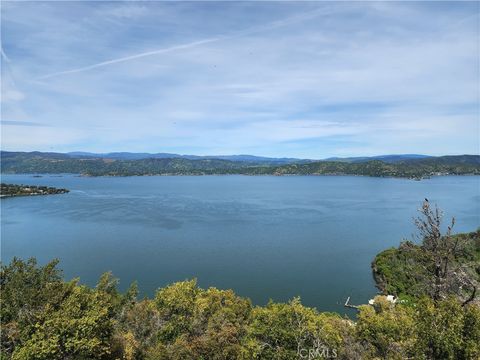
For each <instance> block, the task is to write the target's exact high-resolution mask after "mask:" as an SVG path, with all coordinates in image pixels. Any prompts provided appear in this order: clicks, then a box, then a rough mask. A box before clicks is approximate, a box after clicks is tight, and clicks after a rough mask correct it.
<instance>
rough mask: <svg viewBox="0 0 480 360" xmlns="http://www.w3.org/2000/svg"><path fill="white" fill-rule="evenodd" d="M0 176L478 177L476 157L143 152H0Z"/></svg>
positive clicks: (479, 172)
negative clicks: (294, 156) (306, 156)
mask: <svg viewBox="0 0 480 360" xmlns="http://www.w3.org/2000/svg"><path fill="white" fill-rule="evenodd" d="M0 158H1V172H2V173H14V174H15V173H24V174H42V173H43V174H49V173H50V174H59V173H72V174H82V175H87V176H130V175H137V176H142V175H215V174H219V175H220V174H222V175H223V174H243V175H365V176H389V177H407V178H422V177H428V176H431V175H445V174H456V175H462V174H480V156H479V155H452V156H439V157H433V156H426V155H416V154H407V155H382V156H375V157H354V158H330V159H325V160H309V159H292V158H268V157H258V156H252V155H228V156H194V155H178V154H165V153H160V154H148V153H142V154H138V153H109V154H93V153H79V152H75V153H66V154H65V153H51V152H50V153H49V152H38V151H34V152H10V151H1V152H0Z"/></svg>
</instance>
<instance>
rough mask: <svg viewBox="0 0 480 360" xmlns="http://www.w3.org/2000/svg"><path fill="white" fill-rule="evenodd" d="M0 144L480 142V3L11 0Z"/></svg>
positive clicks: (350, 146)
mask: <svg viewBox="0 0 480 360" xmlns="http://www.w3.org/2000/svg"><path fill="white" fill-rule="evenodd" d="M1 5H2V9H1V17H2V19H1V20H2V25H1V26H2V28H1V30H2V34H1V38H2V82H1V85H2V89H1V90H2V99H1V104H2V110H1V111H2V113H1V115H2V127H1V130H2V134H1V140H2V149H4V150H25V151H30V150H40V151H62V152H63V151H77V150H82V151H94V152H110V151H133V152H175V153H183V154H199V155H202V154H203V155H204V154H211V155H213V154H255V155H264V156H291V157H303V158H325V157H329V156H360V155H378V154H391V153H397V154H398V153H425V154H432V155H441V154H463V153H470V154H478V153H479V135H480V133H479V63H478V62H479V50H478V46H479V45H478V41H479V21H480V20H479V5H478V3H475V2H464V3H459V2H456V3H448V2H401V3H400V2H286V1H284V2H199V1H196V2H140V1H132V2H103V1H102V2H100V1H98V2H94V1H89V2H87V1H84V2H54V1H51V2H41V1H37V2H6V1H2V3H1Z"/></svg>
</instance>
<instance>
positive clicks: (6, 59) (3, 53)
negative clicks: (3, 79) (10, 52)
mask: <svg viewBox="0 0 480 360" xmlns="http://www.w3.org/2000/svg"><path fill="white" fill-rule="evenodd" d="M0 51H1V53H2V58H3V60H5V61H6V62H10V59H9V58H8V56H7V54H5V51H3V47H0Z"/></svg>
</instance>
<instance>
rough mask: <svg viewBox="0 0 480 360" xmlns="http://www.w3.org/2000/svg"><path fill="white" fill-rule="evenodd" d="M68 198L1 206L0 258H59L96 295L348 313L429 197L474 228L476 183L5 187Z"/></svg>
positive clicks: (122, 181)
mask: <svg viewBox="0 0 480 360" xmlns="http://www.w3.org/2000/svg"><path fill="white" fill-rule="evenodd" d="M2 182H7V183H17V184H30V185H48V186H55V187H65V188H68V189H70V190H71V192H70V193H69V194H65V195H51V196H37V197H19V198H8V199H2V200H1V210H2V217H1V225H2V228H1V258H2V261H3V262H9V261H10V259H11V258H12V257H14V256H17V257H21V258H27V257H31V256H34V257H36V258H37V259H38V260H39V261H40V262H41V263H45V262H47V261H49V260H51V259H53V258H59V259H60V261H61V263H60V267H61V268H62V269H63V270H64V275H65V277H66V278H67V279H70V278H73V277H77V276H79V277H80V278H81V281H82V282H83V283H86V284H89V285H94V284H95V283H96V281H97V279H98V277H99V276H100V274H101V273H103V272H105V271H110V270H111V271H112V272H113V273H114V275H115V276H117V277H119V278H120V280H121V281H120V288H121V289H125V288H126V287H127V286H128V285H129V283H130V282H132V281H134V280H138V283H139V288H140V290H141V292H142V293H143V294H147V295H152V294H153V293H154V291H155V289H156V288H158V287H161V286H164V285H166V284H168V283H171V282H174V281H179V280H184V279H190V278H193V277H196V278H197V279H198V282H199V284H200V286H202V287H208V286H216V287H219V288H231V289H234V290H235V292H236V293H238V294H239V295H242V296H248V297H250V298H251V299H252V301H253V302H254V303H255V304H265V303H266V302H267V301H268V300H269V299H270V298H271V299H273V300H275V301H286V300H288V299H291V298H292V297H294V296H300V297H301V298H302V301H303V303H304V304H306V305H309V306H315V307H317V308H318V309H319V310H328V311H338V312H341V313H344V312H346V311H345V309H344V308H343V306H342V304H343V302H344V301H345V299H346V297H347V296H351V299H352V300H351V302H352V303H364V302H365V301H367V300H368V299H369V298H371V297H372V296H374V295H375V293H376V289H375V287H374V283H373V280H372V277H371V270H370V263H371V261H372V259H373V258H374V256H375V254H376V253H378V252H379V251H381V250H383V249H386V248H388V247H391V246H397V245H398V244H399V242H400V241H401V240H402V239H404V238H407V239H411V238H412V234H413V233H414V232H415V228H414V226H413V223H412V218H413V217H414V216H416V214H417V211H416V209H417V208H419V207H420V206H421V202H422V201H423V199H424V198H425V197H427V198H429V199H430V201H431V202H436V203H438V205H439V206H440V207H441V208H442V209H443V210H444V211H445V216H446V217H451V216H455V217H456V218H457V224H456V226H455V230H456V232H461V231H472V230H475V229H476V228H477V227H478V226H480V177H474V176H463V177H460V176H458V177H455V176H446V177H435V178H432V179H428V180H422V181H413V180H406V179H389V178H369V177H353V176H289V177H274V176H203V177H202V176H198V177H195V176H179V177H176V176H152V177H114V178H112V177H98V178H89V177H78V176H72V175H65V176H62V177H55V176H51V175H45V176H43V177H40V178H37V177H32V176H31V175H3V176H2Z"/></svg>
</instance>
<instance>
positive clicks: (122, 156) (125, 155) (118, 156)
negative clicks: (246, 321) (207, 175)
mask: <svg viewBox="0 0 480 360" xmlns="http://www.w3.org/2000/svg"><path fill="white" fill-rule="evenodd" d="M65 155H68V156H71V157H73V158H77V159H78V158H97V159H115V160H141V159H188V160H206V159H217V160H229V161H243V162H267V163H283V164H288V163H297V162H306V161H312V160H307V159H296V158H271V157H265V156H254V155H211V156H210V155H205V156H201V155H180V154H171V153H154V154H152V153H131V152H111V153H90V152H83V151H75V152H69V153H66V154H65Z"/></svg>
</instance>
